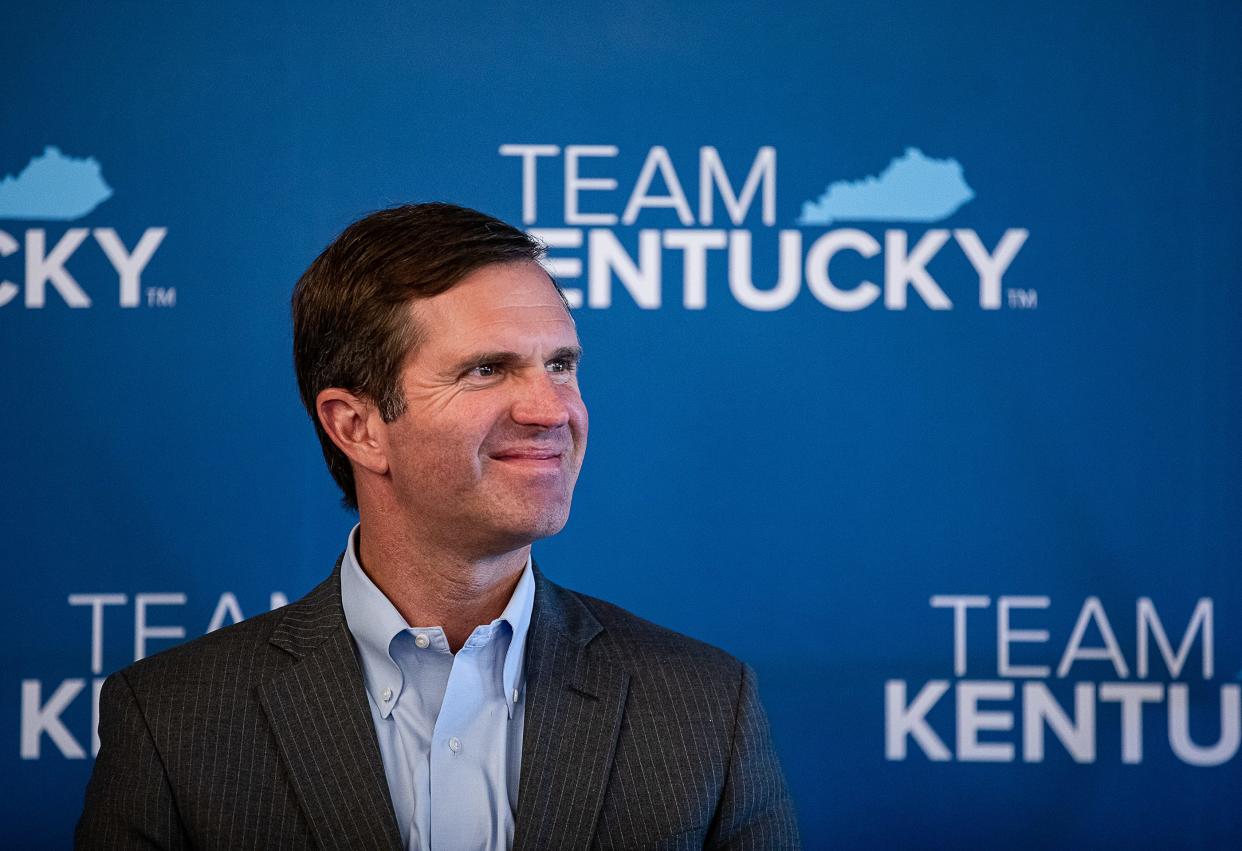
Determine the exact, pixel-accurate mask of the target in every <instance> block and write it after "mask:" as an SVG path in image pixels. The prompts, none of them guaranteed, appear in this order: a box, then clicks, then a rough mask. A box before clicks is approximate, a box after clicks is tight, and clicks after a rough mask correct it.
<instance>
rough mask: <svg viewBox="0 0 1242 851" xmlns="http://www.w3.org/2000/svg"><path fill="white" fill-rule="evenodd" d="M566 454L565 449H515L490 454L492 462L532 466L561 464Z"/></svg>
mask: <svg viewBox="0 0 1242 851" xmlns="http://www.w3.org/2000/svg"><path fill="white" fill-rule="evenodd" d="M564 454H565V450H563V449H551V448H538V447H514V448H510V449H502V450H500V451H498V452H492V453H490V456H489V457H491V458H492V460H494V461H505V462H508V463H513V464H530V465H532V466H550V465H553V464H558V465H559V464H560V462H561V457H562V456H563V455H564Z"/></svg>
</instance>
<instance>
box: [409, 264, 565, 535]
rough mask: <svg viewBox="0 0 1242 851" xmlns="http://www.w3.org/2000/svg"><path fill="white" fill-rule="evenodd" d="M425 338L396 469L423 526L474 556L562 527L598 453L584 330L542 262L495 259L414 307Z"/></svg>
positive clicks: (414, 367) (412, 374) (412, 515)
mask: <svg viewBox="0 0 1242 851" xmlns="http://www.w3.org/2000/svg"><path fill="white" fill-rule="evenodd" d="M410 309H411V311H412V312H413V316H414V320H415V322H416V323H417V325H418V327H419V329H420V332H421V342H420V343H419V345H418V346H417V347H416V348H415V350H414V352H413V353H412V354H411V355H410V356H409V357H408V358H407V360H406V362H405V365H404V368H403V370H402V373H401V377H400V387H401V391H402V393H403V394H404V397H405V400H406V410H405V413H403V414H402V415H401V416H400V417H398V418H397V419H396V420H394V421H393V422H392V423H389V424H388V426H387V430H386V444H387V451H388V461H389V472H390V474H391V477H392V483H393V487H394V489H395V493H396V496H397V500H398V503H399V510H401V511H402V512H403V513H404V514H405V517H404V518H403V519H404V520H406V521H407V522H408V523H410V524H412V526H413V528H414V529H416V530H418V534H420V535H424V536H431V537H432V538H435V539H438V542H439V543H440V544H441V545H444V546H451V547H455V548H459V549H461V550H463V551H465V552H467V553H469V554H471V555H475V556H484V555H493V554H499V553H501V552H507V551H510V550H513V549H516V548H518V547H521V546H525V545H526V544H528V543H530V542H531V541H534V540H536V539H538V538H543V537H547V536H548V535H552V534H555V533H556V532H558V531H560V530H561V528H562V527H563V526H564V525H565V521H566V520H567V519H568V517H569V505H570V501H571V499H572V497H573V490H574V483H575V482H576V481H577V479H578V470H579V469H580V468H581V466H582V456H583V453H584V452H585V451H586V440H587V412H586V406H585V405H584V404H583V402H582V396H581V395H580V394H579V392H578V358H579V354H580V349H579V344H578V333H577V331H576V330H575V328H574V323H573V320H572V319H570V317H569V313H568V311H567V310H566V308H565V305H564V303H563V302H562V301H561V299H560V296H559V295H558V294H557V292H556V290H555V288H554V287H553V285H552V282H551V281H550V280H549V279H548V276H547V274H546V273H545V272H544V271H543V269H542V268H540V266H539V265H538V264H536V263H534V262H528V261H520V262H515V263H503V264H493V265H490V266H485V267H483V268H482V269H479V270H477V271H475V272H473V273H472V274H470V275H468V276H467V277H466V278H464V279H463V280H462V281H461V282H460V283H458V284H457V285H456V286H454V287H453V288H452V289H450V290H448V291H447V292H444V293H441V294H440V295H438V296H434V297H432V298H429V299H423V300H420V301H417V302H415V303H414V304H413V305H411V308H410Z"/></svg>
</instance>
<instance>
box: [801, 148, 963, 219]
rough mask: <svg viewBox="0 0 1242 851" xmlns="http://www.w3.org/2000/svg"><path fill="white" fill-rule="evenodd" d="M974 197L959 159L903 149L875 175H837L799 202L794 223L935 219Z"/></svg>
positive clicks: (943, 216)
mask: <svg viewBox="0 0 1242 851" xmlns="http://www.w3.org/2000/svg"><path fill="white" fill-rule="evenodd" d="M974 197H975V193H974V190H973V189H971V188H970V187H969V186H967V185H966V179H965V178H964V177H963V176H962V164H961V163H959V162H958V161H957V160H955V159H944V160H934V159H931V158H930V157H927V156H924V154H923V152H922V151H920V150H919V149H918V148H906V152H905V153H904V154H902V155H901V156H900V157H897V158H896V159H894V160H893V161H892V162H891V163H889V164H888V167H887V168H885V169H884V171H882V172H880V174H879V176H878V177H864V178H863V179H862V180H838V181H836V182H835V183H833V184H832V185H830V186H829V187H828V189H827V190H825V192H824V194H823V195H820V196H819V197H818V198H816V199H815V200H814V201H804V202H802V215H801V216H800V217H799V218H798V224H800V225H829V224H832V223H833V222H836V221H842V220H844V221H873V222H874V221H879V222H938V221H940V220H941V219H944V218H947V217H948V216H951V215H952V214H953V213H955V212H957V210H958V209H959V208H960V207H961V206H962V205H963V204H965V203H966V202H967V201H969V200H971V199H972V198H974Z"/></svg>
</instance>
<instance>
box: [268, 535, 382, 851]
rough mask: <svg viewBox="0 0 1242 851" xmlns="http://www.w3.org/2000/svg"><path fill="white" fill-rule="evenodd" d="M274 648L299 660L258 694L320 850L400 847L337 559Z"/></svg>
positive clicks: (284, 624) (281, 626) (288, 614)
mask: <svg viewBox="0 0 1242 851" xmlns="http://www.w3.org/2000/svg"><path fill="white" fill-rule="evenodd" d="M269 640H270V641H271V643H272V644H274V645H276V646H277V647H280V648H281V649H283V650H285V651H286V652H287V653H289V654H290V655H292V656H293V657H294V659H295V660H296V661H295V662H294V664H292V665H290V666H289V667H288V668H286V669H285V670H284V671H282V672H281V673H279V674H277V675H276V676H275V677H273V678H272V679H271V680H270V681H268V682H267V683H265V684H263V685H262V686H260V687H259V701H260V703H261V704H262V706H263V709H264V711H265V712H266V713H267V717H268V720H269V721H270V722H271V725H272V733H273V735H274V736H275V738H276V741H277V745H278V747H279V750H280V754H281V758H282V759H283V761H284V765H285V768H286V769H287V771H288V774H289V777H290V778H291V780H292V782H293V788H294V792H295V794H296V795H297V798H298V802H299V803H300V804H301V807H302V812H303V813H304V814H305V816H306V819H307V822H308V823H309V825H310V830H311V835H312V836H313V837H314V840H315V845H316V846H317V847H320V848H386V849H391V851H399V849H401V832H400V830H399V829H398V827H397V819H396V816H395V815H394V814H393V806H392V798H391V796H390V795H389V793H388V781H387V779H386V778H385V776H384V764H383V761H382V758H381V757H380V751H379V743H378V741H377V739H376V736H375V728H374V726H373V725H372V722H371V710H370V707H369V706H368V705H367V696H366V691H365V689H364V687H363V683H362V671H361V669H360V668H359V666H358V658H357V656H356V655H355V652H354V643H353V638H352V637H351V636H350V634H349V629H348V628H347V626H346V624H345V613H344V611H343V610H342V609H341V581H340V560H339V559H338V561H337V569H336V570H334V571H333V572H332V575H331V576H330V577H328V579H327V580H325V581H324V582H322V583H321V584H320V585H319V586H318V587H316V588H315V589H314V590H313V591H311V592H310V593H309V594H307V595H306V596H305V597H303V598H302V599H301V600H299V601H298V602H296V603H294V604H293V605H291V606H289V607H288V608H287V609H286V610H285V615H284V617H283V618H281V620H280V622H279V623H278V624H277V625H276V627H275V629H274V630H273V631H272V635H271V638H270V639H269Z"/></svg>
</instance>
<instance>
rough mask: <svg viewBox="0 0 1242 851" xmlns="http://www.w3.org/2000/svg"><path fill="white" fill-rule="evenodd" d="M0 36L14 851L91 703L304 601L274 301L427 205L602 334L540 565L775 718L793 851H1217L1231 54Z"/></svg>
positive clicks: (1214, 26) (1183, 49)
mask: <svg viewBox="0 0 1242 851" xmlns="http://www.w3.org/2000/svg"><path fill="white" fill-rule="evenodd" d="M6 17H7V18H8V20H9V25H8V26H7V27H6V28H5V29H6V33H7V34H8V35H9V37H8V38H7V39H5V48H4V54H5V59H6V69H7V70H6V82H7V85H6V86H5V89H4V93H3V97H2V105H0V281H2V282H3V283H0V363H2V364H3V368H2V370H0V405H2V406H3V408H2V410H3V416H0V444H3V450H0V482H2V483H3V485H4V492H5V494H6V498H5V500H4V506H3V510H2V511H0V540H2V541H3V548H2V552H3V555H0V564H3V567H4V582H5V587H6V589H7V600H8V603H7V606H6V617H5V618H4V619H3V621H2V622H0V631H2V632H0V638H2V641H0V647H3V650H2V651H0V652H2V653H3V675H4V687H3V689H2V690H0V694H3V695H4V697H3V699H0V730H3V731H5V732H4V736H5V739H6V741H7V744H6V745H5V746H4V747H3V748H0V760H2V762H0V772H2V775H0V776H3V777H4V778H5V779H6V781H7V783H6V785H7V793H6V794H5V795H4V796H3V799H2V803H0V808H2V810H0V812H2V816H0V818H2V819H3V824H4V825H5V827H4V830H3V832H4V834H5V835H6V837H7V838H9V839H10V840H11V841H12V842H13V843H14V844H15V845H20V846H24V847H40V846H48V847H58V846H59V847H63V846H65V845H67V844H68V843H69V841H70V836H71V832H72V826H73V823H74V821H75V820H76V817H77V814H78V812H79V811H80V808H81V801H82V793H83V788H84V785H85V782H86V778H87V777H88V775H89V772H90V770H91V765H92V758H91V757H92V725H93V718H92V707H93V701H92V695H93V694H94V693H95V690H96V689H97V686H98V683H99V682H100V681H101V679H102V677H104V676H106V674H107V673H109V672H111V671H113V670H115V669H117V668H119V667H121V666H123V665H125V664H127V663H128V662H130V661H132V660H133V659H134V658H135V657H136V656H137V655H141V654H144V653H145V654H149V653H152V652H156V651H158V650H160V649H163V648H166V647H169V646H171V645H172V644H174V643H175V642H177V641H178V640H181V638H183V637H184V638H193V637H195V636H197V635H201V634H203V633H204V632H206V631H207V630H208V628H209V627H210V626H212V625H216V624H220V623H230V622H232V621H233V620H235V619H236V618H237V617H239V616H242V615H251V614H255V613H257V612H260V611H263V610H265V609H267V608H268V607H269V606H271V605H273V604H274V603H275V604H278V603H279V602H280V601H281V600H282V599H284V598H288V599H293V598H295V597H296V596H297V595H300V594H302V593H304V592H305V591H306V590H308V589H309V588H310V587H311V586H312V585H314V584H315V583H316V582H317V581H318V580H319V579H320V578H321V577H322V576H323V575H325V574H326V573H327V571H328V570H329V569H330V567H331V565H332V562H333V559H334V558H335V556H336V554H337V553H338V552H339V551H340V549H341V548H342V547H343V545H344V542H345V536H346V533H347V532H348V529H349V527H350V525H351V523H352V520H351V517H350V516H348V515H347V514H346V513H345V512H343V511H342V510H341V509H340V508H339V507H338V504H337V494H336V492H335V491H334V487H333V485H332V483H331V480H330V478H329V476H328V474H327V472H326V470H325V469H324V467H323V464H322V460H321V458H320V454H319V448H318V445H317V443H316V441H315V438H314V435H313V433H312V430H311V427H310V425H309V423H308V422H307V420H306V417H305V414H304V412H303V411H302V409H301V407H300V405H299V403H298V400H297V394H296V390H295V385H294V379H293V374H292V369H291V365H290V354H289V352H290V330H289V322H288V297H289V293H290V291H291V288H292V285H293V283H294V281H295V280H296V279H297V277H298V275H299V274H300V273H301V272H302V270H303V269H304V268H305V267H306V266H307V264H308V263H309V262H310V261H311V260H312V259H313V257H314V256H315V255H316V254H317V253H318V251H319V250H320V249H321V248H322V247H323V246H324V245H326V244H327V243H328V241H330V240H331V239H332V237H333V236H334V235H335V234H336V233H337V232H339V230H340V229H341V228H342V227H344V226H345V225H346V224H347V223H348V222H350V221H351V220H353V219H355V218H357V217H359V216H361V215H362V214H364V213H366V212H368V211H371V210H373V209H376V208H379V207H382V206H387V205H389V204H392V203H398V202H405V201H414V200H431V199H443V200H449V201H453V202H457V203H461V204H466V205H469V206H474V207H478V208H480V209H483V210H486V211H488V212H491V213H493V214H495V215H498V216H501V217H503V218H506V219H508V220H510V221H513V222H515V223H519V224H523V226H525V227H527V228H530V229H532V230H534V231H536V232H537V233H539V234H540V235H541V236H543V238H545V239H546V240H547V241H548V242H549V244H550V245H551V246H552V248H551V250H550V252H549V257H550V258H551V260H550V265H551V268H552V269H553V271H554V272H555V273H556V274H557V275H558V277H559V278H560V280H561V281H562V283H563V284H564V285H565V286H566V287H567V288H568V289H570V290H571V291H573V292H574V293H577V296H576V297H577V298H579V299H580V300H581V307H579V308H578V309H577V311H576V315H577V322H578V327H579V331H580V335H581V337H582V340H583V343H584V346H585V348H586V359H585V362H584V367H583V377H582V381H583V391H584V395H585V398H586V400H587V403H588V406H589V407H590V410H591V414H592V430H591V444H590V451H589V452H588V456H587V461H586V465H585V468H584V473H583V477H582V479H581V481H580V483H579V487H578V493H577V499H576V501H575V505H574V509H573V516H572V518H571V520H570V523H569V526H568V527H567V529H566V530H565V531H564V532H563V533H562V534H561V535H560V536H558V537H557V538H555V539H552V540H549V541H546V542H543V543H541V544H539V545H537V546H536V557H537V558H538V559H539V561H540V563H541V565H542V566H543V567H544V569H545V570H546V572H547V573H548V574H549V575H550V576H552V577H553V578H555V579H557V580H558V581H560V582H562V583H564V584H566V585H569V586H570V587H574V588H577V589H579V590H582V591H585V592H588V593H592V594H595V595H598V596H602V597H606V598H608V599H611V600H614V601H616V602H618V603H620V604H621V605H624V606H626V607H627V608H629V609H631V610H633V611H635V612H637V613H639V614H641V615H643V616H645V617H648V618H650V619H652V620H655V621H657V622H660V623H664V624H667V625H669V626H672V627H674V628H676V629H678V630H681V631H683V632H686V633H689V634H691V635H694V636H696V637H699V638H702V639H704V640H707V641H709V642H712V643H715V644H718V645H720V646H722V647H724V648H726V649H728V650H729V651H731V652H733V653H735V654H737V655H738V656H741V657H742V658H744V659H746V660H747V661H749V662H750V663H752V664H753V665H754V667H755V668H756V669H757V671H758V672H759V676H760V684H761V692H762V695H763V698H764V700H765V703H766V705H767V707H768V710H769V714H770V716H771V720H772V724H773V729H774V735H775V739H776V743H777V746H778V748H779V750H780V753H781V756H782V759H783V762H784V766H785V770H786V773H787V775H788V777H789V779H790V782H791V785H792V788H793V792H794V796H795V799H796V803H797V807H798V812H799V818H800V821H801V825H802V831H803V835H804V840H805V842H806V844H807V846H808V847H810V848H818V847H826V846H828V845H829V844H830V843H831V844H837V845H844V846H847V847H848V846H853V847H865V846H893V845H907V846H956V847H996V846H998V845H1003V846H1023V845H1027V846H1033V847H1034V846H1046V845H1050V844H1056V845H1064V846H1071V847H1088V846H1110V847H1111V846H1123V845H1157V846H1168V845H1203V846H1208V845H1216V846H1223V845H1237V844H1239V843H1242V810H1240V809H1239V808H1238V807H1237V801H1236V795H1237V790H1238V788H1239V781H1240V780H1242V771H1240V770H1239V769H1240V766H1242V760H1240V758H1239V756H1238V749H1239V727H1240V726H1242V708H1240V707H1239V675H1240V674H1242V633H1240V631H1239V623H1240V622H1242V583H1240V582H1239V579H1238V574H1237V570H1238V566H1239V561H1240V556H1242V532H1240V529H1242V526H1240V524H1239V523H1238V520H1237V518H1238V515H1239V510H1240V509H1242V498H1240V496H1239V490H1238V487H1237V482H1238V481H1239V479H1240V477H1242V476H1240V474H1242V456H1240V455H1239V452H1238V450H1237V441H1238V436H1239V434H1242V429H1240V426H1242V403H1240V401H1239V394H1238V390H1237V388H1238V386H1239V379H1240V377H1242V376H1240V374H1239V373H1240V371H1242V335H1240V332H1242V307H1240V300H1239V297H1238V279H1237V273H1236V262H1237V259H1236V257H1237V245H1238V242H1239V239H1240V238H1242V226H1240V225H1242V222H1240V215H1239V209H1240V208H1239V204H1238V200H1237V199H1238V197H1239V193H1240V192H1242V171H1240V169H1239V159H1238V156H1237V140H1238V138H1239V137H1240V134H1242V119H1240V117H1239V111H1238V109H1237V104H1238V100H1239V93H1240V87H1242V60H1240V59H1239V56H1240V55H1242V54H1239V52H1238V50H1237V45H1238V43H1239V39H1240V37H1242V6H1239V5H1238V4H1237V3H1233V2H1221V3H1199V2H1186V0H1183V2H1178V3H1148V4H1142V5H1141V6H1136V5H1134V4H1128V3H1090V4H1064V5H1061V6H1060V7H1059V8H1055V9H1042V8H1041V9H1040V10H1036V9H1034V8H1033V7H1031V6H1030V5H1029V4H1003V3H1002V4H998V3H992V2H986V3H984V2H970V3H961V4H956V5H954V6H950V7H945V6H943V5H933V4H926V3H904V2H898V3H889V4H884V5H882V6H881V5H871V4H859V3H848V4H846V3H829V4H824V3H814V4H784V5H781V6H777V7H772V6H765V5H763V4H755V5H737V4H731V3H728V4H712V5H710V6H701V7H700V6H696V7H694V8H693V10H690V7H686V6H684V5H681V4H659V3H632V4H602V3H582V4H574V5H571V6H565V7H561V6H539V5H533V4H520V5H499V6H489V7H487V8H479V7H471V8H462V9H456V10H454V11H453V12H451V13H450V12H445V11H443V9H442V8H441V7H440V6H438V5H430V4H429V5H427V6H417V5H410V4H398V3H388V4H376V3H370V2H361V3H354V4H351V5H350V6H349V7H348V8H346V7H336V6H334V5H331V4H319V3H315V4H308V3H297V4H272V5H270V6H266V5H265V6H264V7H263V8H258V9H256V8H254V4H249V3H246V4H241V3H227V2H225V3H214V4H209V5H202V6H196V7H190V6H179V5H177V4H158V5H156V4H96V3H61V4H41V5H38V4H37V5H35V6H28V7H27V8H24V9H22V10H21V13H20V15H15V14H10V15H8V16H6ZM5 175H7V177H5Z"/></svg>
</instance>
